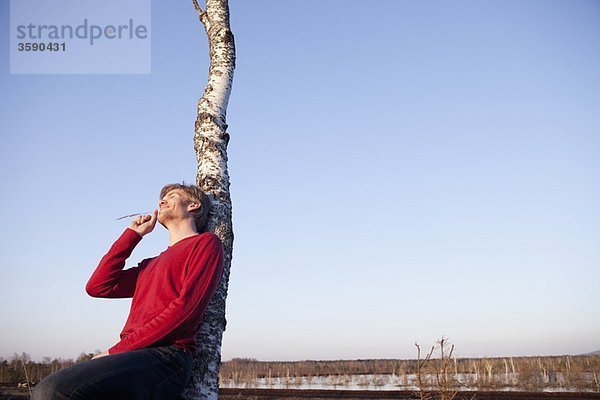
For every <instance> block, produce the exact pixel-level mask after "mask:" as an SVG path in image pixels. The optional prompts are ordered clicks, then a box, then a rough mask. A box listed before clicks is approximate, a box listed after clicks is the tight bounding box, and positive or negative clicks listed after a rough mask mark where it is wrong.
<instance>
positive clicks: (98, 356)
mask: <svg viewBox="0 0 600 400" xmlns="http://www.w3.org/2000/svg"><path fill="white" fill-rule="evenodd" d="M107 355H108V350H107V351H103V352H102V353H98V354H96V355H95V356H94V357H92V360H95V359H96V358H100V357H104V356H107Z"/></svg>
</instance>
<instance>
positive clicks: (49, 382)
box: [31, 371, 70, 400]
mask: <svg viewBox="0 0 600 400" xmlns="http://www.w3.org/2000/svg"><path fill="white" fill-rule="evenodd" d="M59 372H60V371H59ZM61 378H62V377H61V374H60V373H54V374H52V375H49V376H47V377H46V378H45V379H42V381H41V382H40V383H38V384H37V385H35V387H34V388H33V389H32V392H31V400H67V399H70V396H69V394H68V393H65V392H64V389H65V388H64V386H65V382H64V379H61Z"/></svg>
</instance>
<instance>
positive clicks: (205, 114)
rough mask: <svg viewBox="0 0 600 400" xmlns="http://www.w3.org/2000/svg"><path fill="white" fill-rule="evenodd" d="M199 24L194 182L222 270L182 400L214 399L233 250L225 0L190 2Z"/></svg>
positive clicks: (231, 64) (230, 45)
mask: <svg viewBox="0 0 600 400" xmlns="http://www.w3.org/2000/svg"><path fill="white" fill-rule="evenodd" d="M193 2H194V7H195V8H196V11H198V14H199V16H200V21H201V22H202V25H204V28H205V30H206V34H207V35H208V44H209V52H210V67H209V73H208V83H207V85H206V89H205V90H204V94H203V95H202V97H201V98H200V100H199V101H198V117H197V119H196V126H195V134H194V148H195V150H196V157H197V159H198V174H197V177H196V183H197V185H198V186H200V187H201V188H202V189H203V190H204V191H205V192H206V193H207V194H208V195H209V197H210V198H211V200H212V206H213V208H212V213H211V217H210V220H209V222H208V229H209V230H210V231H212V232H214V233H215V234H216V235H217V236H219V238H220V239H221V240H222V241H223V244H224V247H225V260H224V271H223V277H222V279H221V284H220V285H219V288H218V289H217V291H216V293H215V295H214V296H213V298H212V300H211V302H210V304H209V306H208V309H207V310H206V313H205V315H204V322H203V324H202V328H201V330H200V333H199V334H198V353H197V354H196V355H195V356H194V364H193V370H192V381H191V382H190V384H189V385H188V387H187V388H186V390H185V392H184V394H183V396H182V398H183V399H185V400H196V399H217V398H218V397H219V381H218V375H219V367H220V364H221V342H222V338H223V331H224V330H225V324H226V321H225V299H226V297H227V287H228V285H229V271H230V268H231V256H232V250H233V228H232V221H231V197H230V194H229V173H228V172H227V143H228V142H229V134H228V133H227V132H226V130H227V123H226V120H225V114H226V111H227V103H228V101H229V94H230V93H231V85H232V82H233V70H234V68H235V44H234V40H233V34H232V33H231V29H230V26H229V5H228V3H227V0H206V9H205V10H202V8H201V7H200V6H199V5H198V2H197V0H193Z"/></svg>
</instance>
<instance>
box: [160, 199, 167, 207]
mask: <svg viewBox="0 0 600 400" xmlns="http://www.w3.org/2000/svg"><path fill="white" fill-rule="evenodd" d="M163 204H167V202H166V201H164V200H160V201H159V202H158V206H159V207H160V206H162V205H163Z"/></svg>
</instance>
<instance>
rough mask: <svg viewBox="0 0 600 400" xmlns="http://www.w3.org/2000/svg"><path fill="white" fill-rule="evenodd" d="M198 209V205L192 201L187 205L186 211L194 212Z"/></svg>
mask: <svg viewBox="0 0 600 400" xmlns="http://www.w3.org/2000/svg"><path fill="white" fill-rule="evenodd" d="M199 208H200V203H197V202H195V201H192V202H191V203H190V204H188V207H187V209H188V211H194V210H197V209H199Z"/></svg>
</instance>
